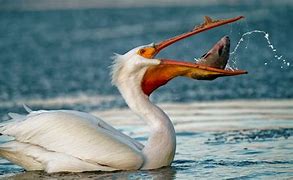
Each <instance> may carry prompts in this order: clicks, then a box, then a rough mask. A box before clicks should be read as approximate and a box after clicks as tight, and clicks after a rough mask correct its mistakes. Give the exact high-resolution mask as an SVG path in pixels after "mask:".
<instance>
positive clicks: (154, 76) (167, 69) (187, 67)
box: [139, 16, 247, 95]
mask: <svg viewBox="0 0 293 180" xmlns="http://www.w3.org/2000/svg"><path fill="white" fill-rule="evenodd" d="M242 18H244V17H243V16H238V17H235V18H231V19H223V20H212V19H211V18H209V17H205V22H204V23H203V24H201V25H199V26H196V27H195V28H194V29H193V30H192V31H190V32H187V33H184V34H181V35H178V36H175V37H172V38H170V39H167V40H164V41H162V42H159V43H156V44H154V46H153V47H146V48H144V49H142V50H141V51H140V52H139V54H140V55H142V56H144V57H145V58H154V57H155V56H156V55H157V54H158V53H159V52H160V51H161V50H162V49H164V48H166V47H168V46H170V45H171V44H173V43H175V42H177V41H180V40H182V39H185V38H187V37H190V36H192V35H195V34H197V33H200V32H203V31H206V30H209V29H212V28H215V27H218V26H222V25H225V24H228V23H232V22H235V21H238V20H240V19H242ZM220 41H221V42H220ZM220 41H219V42H218V43H217V44H216V45H215V46H214V47H213V48H212V49H211V50H210V51H209V52H208V53H213V52H216V51H215V49H217V50H219V49H221V50H222V49H223V48H222V46H219V45H221V43H222V41H224V40H223V38H222V39H221V40H220ZM229 43H230V42H229ZM229 45H230V44H229ZM219 47H220V48H219ZM227 52H228V56H227V54H223V56H224V60H223V58H222V57H221V58H220V57H218V58H217V57H216V56H210V57H209V59H208V58H207V57H205V56H203V58H202V59H201V60H200V61H199V62H198V63H192V62H183V61H177V60H171V59H159V60H160V61H161V62H160V64H159V65H156V66H151V67H149V68H148V69H147V71H146V73H145V74H144V77H143V80H142V84H141V85H142V90H143V92H144V93H145V94H146V95H150V94H151V93H152V92H153V91H154V90H155V89H157V88H158V87H160V86H162V85H164V84H166V83H167V82H168V81H169V80H171V79H173V78H175V77H177V76H185V77H189V78H192V79H198V80H213V79H215V78H217V77H220V76H235V75H240V74H247V72H246V71H243V70H226V69H224V68H225V66H226V63H227V60H228V58H229V51H226V53H227ZM217 53H218V51H217ZM221 54H222V53H221ZM211 57H214V58H211ZM218 61H222V62H218ZM217 64H218V65H220V66H218V65H217Z"/></svg>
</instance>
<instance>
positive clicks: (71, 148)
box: [0, 110, 143, 171]
mask: <svg viewBox="0 0 293 180" xmlns="http://www.w3.org/2000/svg"><path fill="white" fill-rule="evenodd" d="M37 112H38V111H35V112H32V113H30V114H29V115H28V116H25V119H23V120H22V121H18V122H17V123H14V122H13V121H12V122H11V123H6V124H5V125H3V126H2V127H0V132H1V133H2V134H5V135H9V136H13V137H14V138H15V141H14V143H24V144H27V145H29V147H30V148H33V149H36V147H34V146H37V147H40V148H41V149H42V150H44V151H45V152H47V151H48V152H56V153H60V154H59V155H60V156H61V154H62V155H63V157H64V158H67V157H70V158H77V159H80V160H81V161H83V162H85V163H90V164H96V165H103V166H108V167H110V169H138V168H140V167H141V165H142V163H143V156H142V153H141V150H140V148H141V147H142V145H141V144H140V143H138V142H135V141H134V140H133V139H131V138H129V137H128V138H125V136H126V135H123V136H121V135H120V134H122V133H120V132H119V131H117V130H116V129H114V128H107V127H109V126H110V125H107V124H106V123H105V122H103V121H102V120H99V119H97V118H95V117H94V116H91V115H89V114H86V113H82V112H78V111H62V110H60V111H45V112H43V111H42V112H39V113H37ZM10 143H11V142H10ZM18 145H19V144H18ZM32 145H34V146H32ZM2 147H5V144H4V145H2ZM30 148H29V149H30ZM0 149H1V151H2V153H1V155H2V156H3V157H4V158H7V159H9V157H11V155H9V153H3V152H5V148H4V149H3V148H1V147H0ZM15 149H20V148H15ZM16 151H17V150H16ZM17 152H18V153H17V154H19V153H22V155H21V156H22V157H24V156H27V157H31V155H30V154H28V153H27V152H31V151H21V150H19V151H17ZM39 153H41V151H40V152H39ZM7 154H8V155H7ZM10 154H11V153H10ZM36 154H38V153H36ZM39 156H40V157H42V154H39ZM61 157H62V156H61ZM34 158H36V156H35V157H34ZM22 159H23V158H22ZM27 159H29V158H27ZM27 159H26V161H28V160H27ZM62 162H63V164H62ZM40 163H41V164H42V165H43V166H44V167H43V169H46V168H48V167H47V165H46V163H45V162H43V160H42V158H40ZM58 163H59V164H60V163H61V164H60V166H62V167H64V168H65V169H60V168H59V171H65V170H66V167H68V165H70V162H68V161H67V160H60V162H59V161H58ZM58 163H57V164H58ZM64 163H65V164H64ZM67 163H68V164H67ZM31 164H35V163H31ZM47 164H48V163H47ZM21 165H22V164H21ZM60 166H58V167H60ZM27 169H30V168H27ZM33 169H34V168H33ZM84 170H85V169H84V167H83V166H80V170H79V171H84ZM75 171H78V169H76V170H75Z"/></svg>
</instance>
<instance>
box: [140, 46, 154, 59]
mask: <svg viewBox="0 0 293 180" xmlns="http://www.w3.org/2000/svg"><path fill="white" fill-rule="evenodd" d="M138 54H139V55H141V56H142V57H145V58H148V59H151V58H153V57H154V56H155V55H156V48H155V47H144V48H142V49H140V50H139V51H138Z"/></svg>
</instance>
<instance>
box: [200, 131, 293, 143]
mask: <svg viewBox="0 0 293 180" xmlns="http://www.w3.org/2000/svg"><path fill="white" fill-rule="evenodd" d="M292 135H293V128H281V129H264V130H259V129H254V130H240V131H228V132H220V133H215V134H214V137H213V138H209V139H208V140H207V141H206V142H205V143H206V144H214V145H217V144H231V143H239V142H243V141H244V142H256V141H270V140H274V139H279V138H285V139H288V138H289V137H290V136H292Z"/></svg>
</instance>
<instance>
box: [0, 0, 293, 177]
mask: <svg viewBox="0 0 293 180" xmlns="http://www.w3.org/2000/svg"><path fill="white" fill-rule="evenodd" d="M0 3H5V1H0ZM6 3H7V1H6ZM0 6H1V4H0ZM204 15H209V16H211V17H213V18H229V17H234V16H238V15H244V16H246V19H245V20H242V21H241V22H238V23H235V24H232V25H227V26H224V27H220V28H217V29H214V30H211V31H209V32H206V33H202V34H199V35H197V36H194V37H192V38H190V39H187V40H184V41H182V42H179V43H176V44H175V45H173V46H171V47H169V48H168V49H166V50H165V51H164V52H162V53H160V54H159V56H160V57H169V58H172V59H181V60H189V61H193V59H194V58H195V57H200V56H201V55H202V54H204V53H205V52H206V51H207V50H208V49H209V48H211V46H212V45H213V44H214V43H215V42H217V41H218V40H219V39H220V38H221V37H222V36H224V35H229V36H230V38H231V43H232V46H231V50H233V48H234V47H235V46H236V44H237V42H238V41H239V39H240V38H241V35H242V34H244V33H245V32H248V31H252V30H255V29H257V30H262V31H265V32H267V33H268V34H269V37H270V41H271V43H272V44H273V45H274V48H276V49H277V52H278V55H282V59H281V60H278V58H276V57H275V53H274V52H273V51H272V49H271V48H270V47H269V46H268V44H267V40H266V39H265V38H264V35H263V34H260V33H258V34H251V35H249V36H246V37H245V39H244V42H243V43H242V44H241V45H240V46H239V48H238V50H237V52H236V53H235V54H233V55H234V56H233V57H232V58H233V59H236V64H237V67H238V68H239V69H245V70H247V71H248V72H249V74H247V75H243V76H237V77H229V78H218V79H216V80H214V81H193V82H192V81H191V80H186V79H184V78H178V79H175V80H174V81H172V82H170V83H169V84H168V85H166V86H164V87H162V88H160V89H159V90H158V91H156V92H155V93H154V94H153V95H152V97H151V98H152V99H153V101H154V102H166V101H169V102H182V103H184V102H191V101H205V100H222V99H224V100H229V99H289V98H293V88H291V87H292V85H293V84H292V82H293V71H292V70H293V66H292V64H293V51H292V49H293V43H292V41H293V36H292V28H293V6H292V3H288V4H283V3H282V4H280V5H278V4H276V3H269V2H268V3H258V2H254V3H248V4H241V3H235V4H231V5H208V6H202V7H201V6H188V7H187V6H186V7H184V6H180V7H176V6H174V7H172V6H171V7H140V8H106V9H67V10H50V11H49V10H48V11H46V10H43V11H33V10H31V11H24V10H21V9H18V10H0V63H1V65H0V117H1V119H6V118H7V117H6V115H5V114H6V113H7V112H9V111H15V112H23V110H22V109H21V106H20V105H19V104H16V102H18V101H20V100H21V101H23V100H31V99H44V101H46V99H50V98H55V97H63V96H73V97H74V96H75V95H80V94H83V95H87V96H95V95H102V96H115V97H116V96H118V95H119V92H118V91H117V89H116V88H115V87H113V86H112V85H111V84H110V76H109V68H108V67H109V66H110V65H111V63H112V60H111V58H110V57H111V56H112V55H113V53H114V52H115V53H121V54H123V53H125V52H127V51H128V50H129V49H132V48H133V47H136V46H139V45H142V44H148V43H151V42H157V41H160V40H163V39H165V38H169V37H171V36H174V35H177V34H180V33H183V32H186V31H188V30H191V29H192V28H193V27H194V25H197V24H199V23H201V22H202V17H203V16H204ZM283 59H285V60H286V62H289V63H290V64H291V65H289V66H283V64H282V63H283V62H282V60H283ZM281 66H283V68H281ZM4 103H6V105H3V104H4ZM7 103H8V105H7ZM125 106H126V105H125V103H124V102H123V99H122V98H120V97H119V96H118V97H117V98H116V99H113V100H112V101H110V102H105V103H99V104H94V105H87V104H67V105H60V106H58V107H57V108H70V109H78V110H87V111H90V110H95V109H109V108H113V107H125ZM45 107H46V106H45ZM33 108H34V109H39V108H43V106H41V105H39V106H37V105H35V106H33ZM50 108H51V107H50ZM290 127H292V125H290ZM243 129H244V130H243V131H235V132H234V131H223V132H206V133H204V132H201V133H199V132H187V133H186V134H178V139H177V140H178V146H177V147H178V149H177V154H176V159H175V161H174V162H173V164H172V166H171V167H168V168H163V169H159V170H155V171H135V172H117V173H114V174H113V173H82V174H75V173H69V174H66V173H65V174H55V175H47V174H44V173H42V172H37V173H36V172H34V173H32V172H25V173H24V174H21V175H20V176H21V177H22V176H23V177H25V176H27V177H30V178H31V177H35V178H37V177H48V178H54V177H55V178H56V177H60V176H62V177H63V176H65V177H66V176H69V177H70V178H78V177H87V178H99V177H101V178H102V177H105V178H133V179H135V178H146V179H150V178H157V179H160V178H164V179H173V178H180V179H187V178H194V177H201V178H211V179H222V178H227V179H229V178H237V179H247V178H252V179H269V178H272V177H275V176H277V177H279V179H283V178H284V179H285V178H289V177H293V174H292V170H293V162H292V159H293V156H292V151H293V147H292V137H291V136H292V131H293V130H292V128H288V129H278V128H277V127H276V128H275V129H268V130H258V129H256V130H247V131H246V130H245V127H243ZM144 138H145V137H142V139H144ZM22 171H23V169H21V168H19V167H17V166H14V165H12V164H11V163H8V162H5V161H3V162H1V163H0V173H1V174H7V173H11V172H14V173H15V172H22Z"/></svg>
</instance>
